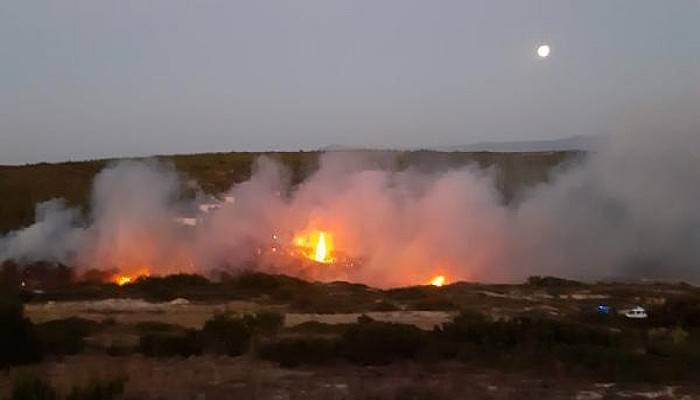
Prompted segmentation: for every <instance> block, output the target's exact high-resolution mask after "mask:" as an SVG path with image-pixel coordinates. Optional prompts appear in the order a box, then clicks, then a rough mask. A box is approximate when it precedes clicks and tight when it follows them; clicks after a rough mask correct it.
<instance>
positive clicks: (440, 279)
mask: <svg viewBox="0 0 700 400" xmlns="http://www.w3.org/2000/svg"><path fill="white" fill-rule="evenodd" d="M445 282H446V279H445V276H444V275H438V276H435V277H434V278H433V279H431V280H430V284H431V285H433V286H437V287H441V286H442V285H444V284H445Z"/></svg>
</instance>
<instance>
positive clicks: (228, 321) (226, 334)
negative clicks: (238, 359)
mask: <svg viewBox="0 0 700 400" xmlns="http://www.w3.org/2000/svg"><path fill="white" fill-rule="evenodd" d="M251 336H252V331H251V328H250V326H249V325H248V324H247V323H246V321H245V320H244V319H242V318H232V317H230V316H227V315H224V314H220V315H216V316H214V317H212V318H211V319H209V320H207V322H206V323H205V324H204V328H202V332H201V338H202V345H203V349H204V350H205V351H208V352H213V353H217V354H226V355H229V356H239V355H241V354H243V353H245V352H246V351H248V347H249V346H250V338H251Z"/></svg>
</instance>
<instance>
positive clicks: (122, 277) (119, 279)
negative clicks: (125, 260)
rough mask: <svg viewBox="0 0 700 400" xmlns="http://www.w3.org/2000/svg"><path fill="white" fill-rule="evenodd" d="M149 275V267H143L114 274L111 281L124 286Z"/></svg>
mask: <svg viewBox="0 0 700 400" xmlns="http://www.w3.org/2000/svg"><path fill="white" fill-rule="evenodd" d="M150 275H151V273H150V271H149V269H147V268H144V269H141V270H139V271H138V272H134V273H131V274H116V275H114V276H112V279H111V281H112V283H114V284H116V285H118V286H124V285H128V284H131V283H134V282H136V281H137V280H138V279H139V278H144V277H148V276H150Z"/></svg>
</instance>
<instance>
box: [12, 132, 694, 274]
mask: <svg viewBox="0 0 700 400" xmlns="http://www.w3.org/2000/svg"><path fill="white" fill-rule="evenodd" d="M653 120H654V121H657V124H656V125H653V124H645V125H644V126H638V127H628V129H622V130H620V131H619V133H618V134H616V135H614V136H612V137H611V140H610V142H609V143H608V145H607V147H606V148H604V149H600V151H598V152H597V153H595V154H592V155H590V156H589V157H587V158H586V159H585V160H584V161H583V162H582V163H581V164H580V165H578V166H576V167H575V168H570V169H567V170H565V171H563V172H559V173H558V174H557V176H555V177H553V179H552V180H551V181H550V183H548V184H542V185H539V186H537V187H534V188H531V189H530V190H529V191H528V192H527V193H526V195H525V196H523V197H522V199H521V200H520V201H519V202H518V203H517V204H515V205H511V206H506V205H504V204H503V203H502V201H501V197H500V195H499V192H498V191H497V189H496V185H495V184H494V179H493V177H492V172H493V171H484V170H480V169H477V168H471V167H467V168H459V169H447V170H443V171H442V172H438V173H423V172H418V171H416V170H411V169H409V170H402V171H398V170H397V169H396V168H394V165H395V164H394V163H393V160H392V159H391V158H390V157H389V158H388V157H387V156H386V154H383V153H366V152H365V153H353V152H347V153H342V152H340V153H335V152H334V153H327V154H324V155H323V156H322V158H321V160H320V166H319V169H318V170H317V171H316V172H315V173H313V174H312V175H311V176H309V177H308V178H307V179H306V180H305V181H303V182H302V183H301V184H299V185H298V186H295V187H292V186H290V179H289V173H288V171H286V170H285V168H284V167H283V166H282V165H280V164H279V163H277V162H275V161H274V160H272V159H269V158H264V157H263V158H261V159H259V160H258V161H257V162H256V165H255V166H254V169H253V171H254V172H253V174H252V176H251V178H250V179H249V180H248V181H247V182H244V183H240V184H237V185H235V186H233V187H232V188H231V189H230V191H229V192H228V193H226V195H227V196H231V197H233V198H235V202H233V203H223V205H222V207H221V208H220V209H218V210H216V211H213V212H212V213H210V214H208V215H207V217H206V218H205V219H204V220H202V221H201V223H199V224H198V225H197V226H196V227H193V228H191V229H189V228H188V229H185V228H183V227H177V226H176V225H175V224H174V223H173V219H174V218H175V217H177V216H178V215H181V213H182V212H183V210H187V209H193V208H195V207H194V205H192V204H183V203H182V201H180V200H179V199H180V197H181V196H180V188H181V186H182V183H181V180H180V178H179V177H178V175H177V174H176V173H175V172H174V169H173V168H172V167H171V166H167V165H162V164H157V163H143V162H124V163H119V164H115V165H112V166H110V167H108V168H107V169H105V170H104V171H102V172H101V173H100V174H99V175H98V176H97V177H96V179H95V184H94V187H93V198H92V206H91V214H90V216H89V218H88V219H87V222H83V221H81V219H80V218H79V213H78V212H77V211H76V210H71V209H66V208H65V207H64V206H63V205H62V204H61V203H60V202H57V201H54V202H49V203H44V204H41V205H39V206H38V207H37V219H36V223H35V224H34V225H32V226H30V227H28V228H26V229H24V230H20V231H16V232H12V233H10V234H9V235H7V236H6V237H5V238H3V239H2V241H0V260H2V259H18V260H25V261H26V260H30V261H31V260H39V259H51V260H63V261H66V262H69V263H73V264H76V265H79V266H81V267H82V268H93V267H96V268H103V269H109V268H122V269H138V268H144V267H147V268H149V269H151V270H152V271H153V272H154V273H170V272H177V271H187V272H192V271H199V272H204V271H206V270H209V269H214V268H233V269H236V268H242V267H254V268H260V269H264V270H274V271H278V272H285V273H290V274H301V275H304V276H310V277H312V278H319V279H348V280H352V281H358V282H364V283H368V284H371V285H377V286H384V287H386V286H395V285H408V284H419V283H426V282H427V281H428V280H429V279H430V278H431V277H432V276H434V275H437V274H443V275H446V276H447V277H448V279H449V280H451V281H455V280H483V281H519V280H522V279H523V278H525V277H527V276H529V275H533V274H551V275H558V276H563V277H572V278H583V279H601V278H660V279H683V280H689V281H698V280H700V265H698V260H700V207H698V200H699V199H700V159H699V158H698V154H699V151H700V128H699V126H698V125H696V124H692V123H685V124H680V123H677V121H668V120H665V119H662V118H654V119H653ZM308 229H316V230H324V231H328V232H332V234H333V241H334V243H335V247H336V251H337V252H338V254H343V255H348V256H352V257H354V258H358V259H360V260H361V261H362V262H361V266H358V267H356V268H353V269H345V270H342V271H338V270H332V269H331V268H328V267H326V266H320V267H318V268H316V270H315V272H313V273H312V274H311V275H308V270H303V269H302V268H301V267H300V266H299V265H298V264H299V263H296V264H295V262H289V260H286V261H284V262H283V261H280V260H281V259H280V258H275V257H265V256H262V257H261V256H260V254H258V251H259V250H260V249H261V248H264V247H265V246H270V245H274V246H276V245H277V244H279V243H281V244H282V245H287V244H290V243H291V241H292V237H293V235H294V234H295V233H298V232H301V231H305V230H308ZM324 268H325V269H324ZM329 271H334V272H329Z"/></svg>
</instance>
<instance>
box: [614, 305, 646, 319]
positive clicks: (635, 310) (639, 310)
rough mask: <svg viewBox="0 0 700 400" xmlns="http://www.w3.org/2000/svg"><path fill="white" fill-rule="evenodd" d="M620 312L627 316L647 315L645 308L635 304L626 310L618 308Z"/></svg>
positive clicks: (639, 316) (639, 317)
mask: <svg viewBox="0 0 700 400" xmlns="http://www.w3.org/2000/svg"><path fill="white" fill-rule="evenodd" d="M620 314H622V315H624V316H625V317H627V318H633V319H644V318H646V317H647V310H645V309H644V308H642V307H640V306H637V307H634V308H629V309H626V310H620Z"/></svg>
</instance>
